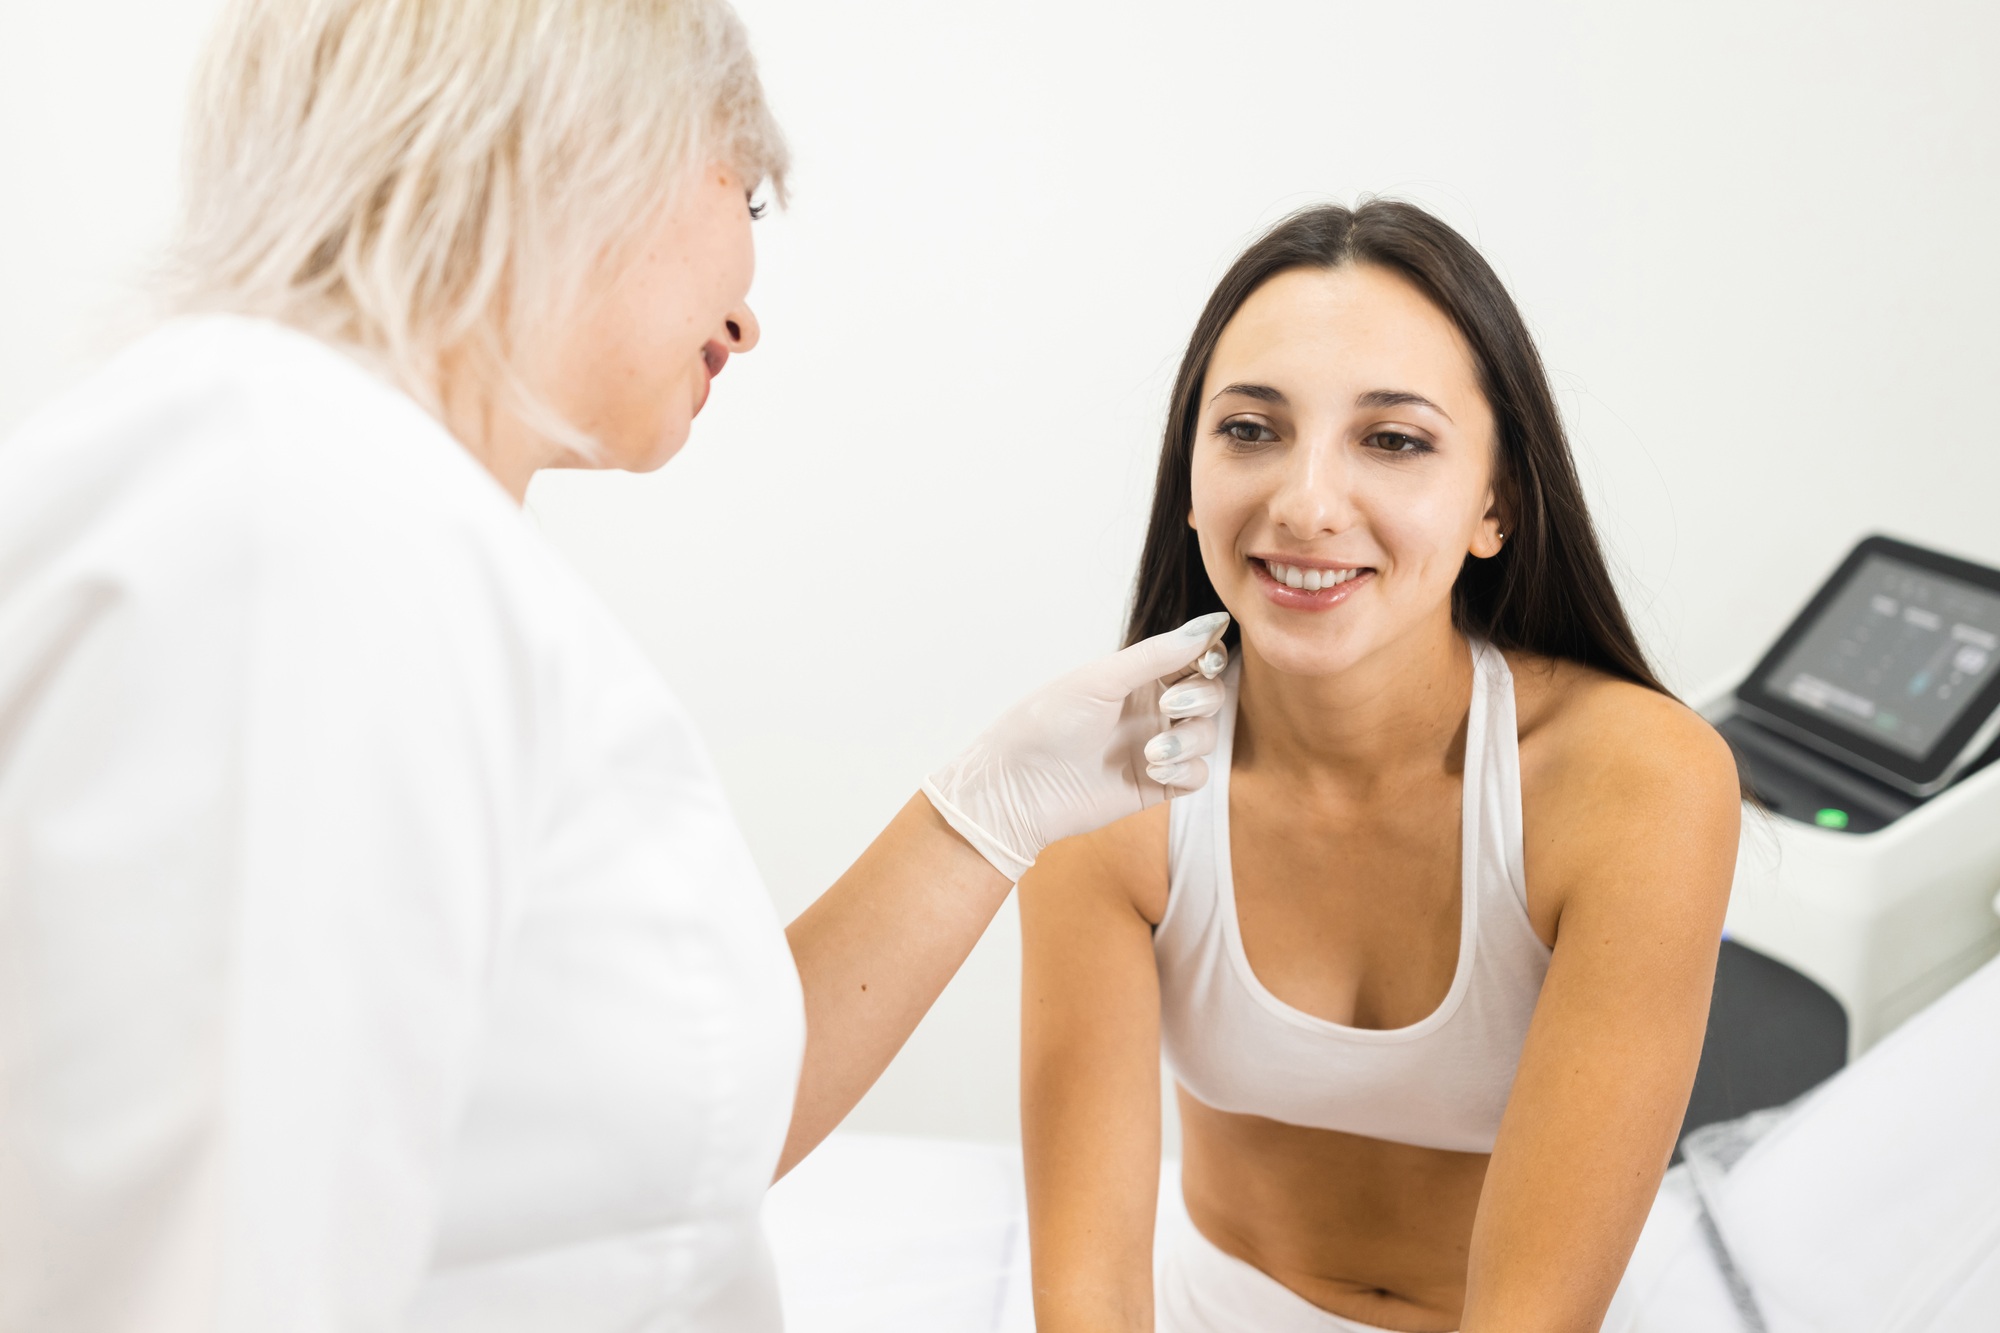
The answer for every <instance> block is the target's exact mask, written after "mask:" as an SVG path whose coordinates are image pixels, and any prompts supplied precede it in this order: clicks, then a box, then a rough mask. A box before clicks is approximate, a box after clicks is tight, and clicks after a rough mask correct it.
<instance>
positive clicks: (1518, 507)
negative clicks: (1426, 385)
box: [1126, 199, 1668, 694]
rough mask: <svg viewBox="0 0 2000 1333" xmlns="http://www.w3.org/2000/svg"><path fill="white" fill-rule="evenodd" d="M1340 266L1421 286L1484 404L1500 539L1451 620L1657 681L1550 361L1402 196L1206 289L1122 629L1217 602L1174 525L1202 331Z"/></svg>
mask: <svg viewBox="0 0 2000 1333" xmlns="http://www.w3.org/2000/svg"><path fill="white" fill-rule="evenodd" d="M1343 264H1375V265H1378V266H1380V267H1382V268H1385V269H1389V270H1391V271H1392V272H1395V273H1398V274H1401V275H1402V276H1403V277H1404V278H1406V279H1408V280H1409V281H1410V282H1411V283H1413V284H1414V285H1415V286H1416V288H1417V290H1418V291H1421V292H1422V293H1424V295H1426V296H1427V297H1429V298H1430V300H1431V302H1432V303H1433V304H1435V305H1436V306H1437V308H1438V309H1440V310H1442V311H1443V312H1444V313H1445V315H1446V316H1448V317H1449V318H1450V320H1451V322H1452V323H1453V324H1456V325H1457V326H1458V330H1459V332H1460V333H1461V334H1463V335H1464V337H1465V341H1466V342H1467V343H1468V344H1469V345H1470V346H1471V348H1472V357H1473V361H1474V362H1475V364H1476V365H1477V367H1478V371H1479V383H1480V387H1481V388H1482V389H1483V390H1484V391H1485V394H1486V400H1487V402H1488V404H1489V405H1490V406H1491V408H1492V411H1493V417H1494V421H1495V424H1496V427H1497V434H1498V437H1499V441H1498V443H1499V457H1498V459H1497V463H1496V468H1495V478H1494V490H1495V494H1496V495H1498V497H1499V499H1500V507H1501V513H1502V514H1504V515H1505V516H1506V525H1507V541H1506V544H1505V545H1504V546H1502V547H1501V549H1500V553H1499V554H1498V555H1495V556H1493V557H1491V558H1489V559H1480V558H1477V557H1474V556H1470V555H1468V556H1467V557H1466V559H1465V565H1464V567H1463V568H1462V569H1461V570H1460V571H1459V575H1458V581H1457V582H1456V583H1455V584H1454V585H1453V586H1452V590H1451V618H1452V623H1453V624H1454V625H1455V626H1457V628H1458V629H1459V631H1460V632H1461V633H1464V634H1468V635H1471V636H1474V637H1476V638H1482V639H1485V640H1487V641H1489V642H1490V643H1492V644H1493V645H1494V646H1495V647H1498V648H1503V649H1515V650H1520V651H1525V652H1530V653H1539V654H1541V655H1543V656H1545V657H1552V658H1563V659H1566V660H1568V661H1571V662H1580V663H1582V664H1583V665H1585V666H1589V667H1595V668H1596V669H1597V670H1599V671H1602V672H1604V673H1605V674H1606V675H1610V676H1615V677H1617V678H1618V679H1620V680H1628V681H1631V682H1632V683H1634V684H1636V685H1643V686H1645V687H1646V688H1648V689H1653V690H1658V691H1659V692H1660V693H1662V694H1666V693H1668V690H1667V688H1666V687H1665V686H1664V685H1662V684H1661V683H1660V681H1659V678H1658V677H1656V676H1655V675H1654V674H1653V668H1652V666H1651V665H1650V664H1649V663H1648V662H1647V661H1646V654H1645V652H1644V651H1643V650H1642V649H1641V648H1640V647H1639V640H1638V637H1637V636H1636V635H1634V634H1633V633H1632V624H1631V622H1630V621H1629V620H1628V619H1627V618H1626V616H1625V608H1624V607H1623V606H1622V605H1621V604H1620V603H1619V601H1618V592H1617V589H1615V588H1614V587H1613V586H1612V583H1611V574H1610V572H1609V570H1607V569H1606V568H1605V564H1604V552H1603V550H1602V549H1601V548H1600V547H1599V546H1598V543H1597V532H1596V529H1595V528H1593V527H1592V525H1591V522H1590V513H1589V511H1588V510H1587V509H1586V508H1585V507H1584V503H1583V487H1582V485H1581V484H1580V483H1579V482H1578V480H1577V475H1576V463H1575V461H1574V460H1573V459H1572V458H1571V457H1570V451H1569V439H1568V437H1567V436H1566V435H1565V434H1564V433H1563V425H1562V417H1561V414H1559V413H1558V412H1557V411H1556V403H1555V396H1554V395H1553V394H1551V393H1550V392H1549V380H1548V373H1547V372H1546V371H1545V370H1544V369H1543V368H1542V358H1541V355H1540V353H1538V352H1537V351H1536V350H1535V342H1534V339H1533V338H1531V337H1530V336H1529V334H1528V327H1527V325H1526V324H1525V323H1524V322H1523V321H1522V319H1521V312H1520V311H1519V310H1517V309H1516V308H1515V306H1514V302H1513V299H1512V298H1511V297H1509V296H1508V295H1507V289H1506V288H1505V287H1503V286H1501V284H1500V279H1499V278H1498V277H1497V276H1496V275H1495V274H1494V272H1493V270H1492V269H1491V268H1490V267H1488V266H1487V263H1486V261H1485V260H1484V259H1482V258H1481V257H1480V255H1479V252H1478V251H1477V250H1475V249H1473V248H1472V246H1471V245H1469V244H1468V243H1467V242H1466V240H1465V238H1464V237H1462V236H1460V235H1459V234H1458V233H1457V232H1455V231H1453V230H1452V229H1451V228H1450V227H1448V226H1446V225H1445V224H1444V223H1442V222H1440V221H1439V220H1438V219H1436V218H1434V217H1432V216H1431V215H1430V214H1429V213H1426V212H1425V211H1424V210H1423V209H1421V208H1418V207H1416V206H1415V205H1414V204H1406V203H1400V202H1397V201H1395V200H1391V199H1375V200H1370V201H1369V202H1367V203H1364V204H1362V205H1361V206H1360V207H1358V208H1343V207H1341V206H1339V205H1337V204H1323V205H1320V206H1318V207H1314V208H1306V209H1301V210H1300V211H1299V212H1296V213H1294V214H1292V215H1291V216H1290V217H1288V218H1286V219H1285V220H1284V221H1282V222H1280V223H1278V225H1276V226H1275V227H1273V228H1271V230H1270V231H1268V232H1266V233H1265V234H1264V235H1263V236H1262V237H1261V238H1259V239H1258V240H1257V242H1256V243H1255V244H1253V245H1252V246H1251V247H1250V248H1249V249H1247V250H1245V251H1244V252H1243V254H1242V255H1241V256H1240V257H1239V258H1238V259H1237V261H1236V262H1235V263H1234V264H1233V265H1231V266H1230V269H1229V272H1228V273H1227V274H1225V275H1224V276H1223V279H1222V282H1221V283H1220V284H1219V285H1218V286H1217V287H1216V289H1215V293H1214V295H1212V296H1210V297H1209V298H1208V304H1207V306H1205V307H1204V308H1203V309H1202V312H1201V319H1200V320H1199V321H1197V322H1196V324H1195V326H1194V335H1193V336H1192V337H1190V338H1189V339H1188V345H1187V353H1186V354H1185V355H1184V356H1182V358H1181V368H1180V373H1179V374H1178V375H1176V376H1175V378H1174V394H1173V400H1172V404H1171V406H1170V407H1169V409H1168V412H1167V428H1166V439H1165V442H1164V444H1163V445H1162V447H1161V450H1160V474H1159V479H1158V482H1157V483H1156V485H1155V487H1154V491H1153V515H1152V520H1151V523H1150V524H1149V525H1148V527H1147V529H1146V547H1145V551H1144V553H1143V554H1142V555H1141V556H1140V557H1139V577H1138V581H1137V584H1136V586H1135V587H1134V589H1133V595H1132V618H1131V620H1130V622H1129V623H1128V625H1127V627H1126V642H1127V643H1137V642H1138V641H1139V640H1140V639H1144V638H1147V637H1149V636H1151V635H1154V634H1159V633H1162V632H1164V631H1166V630H1169V629H1173V628H1174V627H1176V626H1178V625H1180V624H1182V623H1184V622H1186V621H1188V620H1191V619H1193V618H1194V617H1195V616H1198V615H1201V614H1203V613H1204V612H1208V611H1220V610H1222V609H1223V606H1222V599H1221V598H1220V597H1218V596H1217V595H1216V592H1215V585H1213V584H1212V583H1210V582H1209V580H1208V571H1207V570H1206V569H1204V568H1203V567H1202V563H1201V547H1200V544H1199V538H1198V537H1197V536H1196V534H1195V532H1194V530H1193V529H1192V528H1190V527H1189V526H1188V522H1187V518H1188V510H1189V506H1190V503H1191V501H1192V492H1191V484H1190V477H1189V471H1190V467H1191V465H1192V462H1193V459H1194V443H1195V429H1196V426H1197V424H1198V421H1199V418H1200V415H1201V386H1202V381H1203V380H1204V379H1205V378H1206V377H1207V375H1208V363H1209V359H1210V358H1211V357H1212V356H1213V355H1214V353H1215V344H1216V340H1217V339H1219V338H1220V337H1221V336H1222V330H1223V328H1224V327H1225V326H1226V325H1227V324H1228V323H1229V321H1230V320H1231V319H1232V318H1234V317H1235V315H1236V312H1237V310H1238V309H1240V308H1241V307H1242V305H1243V303H1244V302H1245V301H1247V300H1248V299H1249V298H1250V294H1251V293H1252V292H1254V291H1256V290H1257V289H1258V288H1259V287H1261V286H1263V285H1264V283H1266V282H1268V281H1270V280H1271V279H1272V278H1274V277H1276V276H1277V275H1278V274H1280V273H1285V272H1289V271H1291V270H1294V269H1330V268H1338V267H1340V266H1341V265H1343ZM1234 633H1235V630H1234V628H1233V627H1232V629H1231V634H1232V636H1233V635H1234Z"/></svg>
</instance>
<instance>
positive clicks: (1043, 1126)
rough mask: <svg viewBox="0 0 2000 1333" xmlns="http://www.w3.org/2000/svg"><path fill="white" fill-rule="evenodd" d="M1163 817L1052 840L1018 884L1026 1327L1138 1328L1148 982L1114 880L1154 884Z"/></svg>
mask: <svg viewBox="0 0 2000 1333" xmlns="http://www.w3.org/2000/svg"><path fill="white" fill-rule="evenodd" d="M1165 813H1166V812H1165V809H1164V807H1162V808H1160V809H1158V810H1154V811H1148V812H1147V813H1146V814H1144V815H1140V816H1137V817H1135V818H1132V819H1127V820H1124V821H1122V822H1121V823H1119V824H1115V825H1113V826H1111V827H1110V828H1108V829H1106V830H1104V831H1103V832H1102V833H1098V834H1094V835H1090V836H1088V837H1083V838H1075V839H1071V840H1070V841H1069V842H1065V843H1059V844H1057V845H1056V846H1055V847H1052V848H1050V849H1049V851H1048V853H1047V854H1046V855H1044V857H1043V859H1042V862H1041V863H1040V864H1039V865H1037V866H1036V867H1035V869H1034V870H1033V871H1032V872H1030V874H1029V875H1028V876H1027V878H1025V879H1023V880H1022V881H1021V931H1022V950H1023V955H1024V957H1023V963H1022V977H1021V1130H1022V1143H1023V1147H1024V1149H1025V1151H1026V1155H1027V1171H1028V1221H1029V1226H1028V1237H1029V1242H1030V1245H1031V1248H1032V1256H1033V1262H1034V1283H1035V1318H1036V1327H1037V1328H1039V1329H1041V1330H1042V1333H1069V1331H1070V1330H1091V1333H1112V1331H1114V1330H1134V1331H1135V1333H1151V1330H1152V1328H1153V1214H1154V1207H1155V1204H1156V1202H1157V1195H1158V1192H1159V1180H1160V999H1159V977H1158V973H1157V972H1156V971H1155V969H1154V964H1153V945H1152V933H1151V925H1150V923H1149V922H1148V921H1147V920H1146V919H1145V917H1143V916H1142V915H1141V914H1140V912H1139V911H1138V910H1137V908H1136V907H1135V906H1134V900H1133V896H1132V894H1131V893H1130V892H1129V891H1128V886H1129V885H1130V883H1131V881H1132V879H1133V876H1134V873H1135V871H1138V872H1140V873H1150V874H1154V875H1156V876H1157V878H1158V881H1159V885H1160V887H1161V888H1162V889H1163V887H1164V884H1165V881H1166V870H1167V868H1166V830H1165V822H1166V821H1165ZM1155 863H1157V864H1155Z"/></svg>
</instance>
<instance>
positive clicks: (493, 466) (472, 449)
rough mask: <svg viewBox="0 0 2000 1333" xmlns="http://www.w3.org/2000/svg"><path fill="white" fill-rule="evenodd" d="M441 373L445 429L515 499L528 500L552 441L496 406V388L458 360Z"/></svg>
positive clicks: (515, 500) (440, 392) (450, 362)
mask: <svg viewBox="0 0 2000 1333" xmlns="http://www.w3.org/2000/svg"><path fill="white" fill-rule="evenodd" d="M438 378H439V386H438V401H439V404H440V406H441V407H442V408H443V410H444V427H445V429H446V430H448V431H450V432H451V433H452V435H453V437H454V438H456V439H457V440H458V442H459V443H460V444H462V445H464V446H465V450H466V452H467V453H469V454H471V455H472V456H473V457H474V458H475V459H477V460H479V465H480V466H481V467H483V468H485V469H486V470H487V471H488V472H490V473H492V474H493V479H494V480H495V481H497V482H499V483H500V485H501V487H502V489H504V490H505V491H506V492H507V494H509V495H511V496H513V497H514V503H515V504H523V503H526V501H527V498H528V483H529V482H531V481H533V480H534V479H535V473H537V472H539V471H540V470H541V469H542V468H544V467H546V466H548V465H549V463H550V462H551V461H552V460H551V459H550V457H549V450H548V447H547V445H546V443H545V442H543V441H542V440H540V439H539V438H537V437H536V435H535V433H534V432H533V431H530V430H528V429H527V428H526V427H525V426H523V425H522V424H521V422H520V421H519V420H518V419H517V418H516V417H515V415H514V414H513V413H512V412H503V411H501V410H500V409H499V408H498V407H496V406H495V405H494V402H493V395H492V394H491V392H489V391H486V390H485V389H484V387H483V386H481V385H480V384H479V382H478V380H477V378H476V377H475V376H472V375H470V374H467V373H466V372H465V368H464V366H463V364H462V363H461V362H459V361H458V360H455V359H454V360H448V361H447V362H446V363H445V366H444V370H443V372H442V373H441V374H440V375H439V377H438Z"/></svg>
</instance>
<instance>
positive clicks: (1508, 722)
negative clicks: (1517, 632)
mask: <svg viewBox="0 0 2000 1333" xmlns="http://www.w3.org/2000/svg"><path fill="white" fill-rule="evenodd" d="M1472 659H1473V666H1474V671H1473V686H1472V710H1471V713H1470V715H1469V716H1468V718H1467V720H1466V747H1465V748H1466V756H1465V757H1466V775H1465V780H1466V792H1465V799H1467V800H1468V801H1470V800H1475V799H1476V800H1477V801H1478V802H1479V819H1478V823H1479V826H1480V830H1481V833H1480V842H1481V843H1482V844H1483V847H1482V848H1481V849H1480V850H1479V852H1478V855H1479V856H1480V857H1481V859H1482V860H1483V861H1484V862H1485V863H1486V865H1487V867H1488V868H1490V870H1491V871H1492V872H1493V873H1491V874H1487V875H1481V876H1480V881H1481V883H1482V884H1488V885H1491V886H1492V887H1493V888H1496V889H1497V888H1500V887H1501V886H1503V885H1504V886H1505V887H1506V888H1507V889H1508V890H1510V896H1511V897H1512V899H1513V901H1514V903H1515V905H1516V907H1517V908H1518V909H1519V912H1520V914H1521V916H1522V918H1523V919H1524V920H1525V918H1526V914H1527V910H1528V893H1527V885H1528V876H1527V871H1526V865H1525V862H1526V854H1525V850H1524V846H1525V840H1524V837H1523V821H1522V818H1521V731H1520V721H1519V718H1518V715H1517V713H1516V712H1515V706H1514V673H1513V671H1512V670H1511V669H1510V668H1509V667H1508V665H1507V658H1506V656H1505V655H1504V654H1503V653H1501V651H1500V650H1499V649H1498V648H1495V647H1494V646H1493V645H1492V644H1490V643H1487V642H1486V641H1485V640H1483V639H1475V640H1473V645H1472ZM1475 732H1477V733H1479V734H1480V741H1481V743H1480V746H1479V756H1478V762H1479V774H1478V777H1477V779H1476V780H1475V778H1474V776H1473V768H1472V766H1473V763H1474V753H1473V734H1474V733H1475ZM1475 782H1476V789H1477V794H1476V796H1475ZM1468 832H1469V831H1468ZM1474 854H1475V853H1474V848H1473V847H1472V845H1471V844H1470V843H1468V844H1467V846H1466V855H1467V856H1468V857H1470V856H1472V855H1474Z"/></svg>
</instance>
